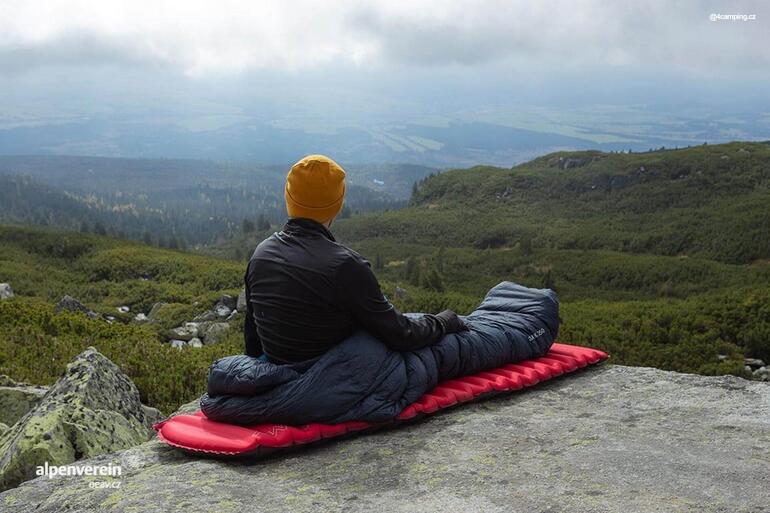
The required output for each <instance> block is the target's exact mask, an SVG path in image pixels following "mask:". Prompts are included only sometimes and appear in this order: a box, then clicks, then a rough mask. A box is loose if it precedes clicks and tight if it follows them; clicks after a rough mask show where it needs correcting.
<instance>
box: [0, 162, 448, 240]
mask: <svg viewBox="0 0 770 513" xmlns="http://www.w3.org/2000/svg"><path fill="white" fill-rule="evenodd" d="M287 169H288V165H287V166H249V165H245V164H234V163H217V162H207V161H197V160H169V159H117V158H115V159H113V158H98V157H66V156H61V157H54V156H46V157H44V156H36V157H1V156H0V205H2V209H0V222H5V223H23V224H30V225H42V226H51V227H55V228H60V229H65V230H78V231H81V232H90V233H96V234H101V235H104V234H109V235H113V236H118V237H123V238H130V239H133V240H138V241H142V242H145V243H147V244H153V245H157V246H162V247H167V248H172V249H176V248H186V247H188V246H191V247H192V246H203V245H212V244H215V243H222V241H224V240H227V239H228V238H231V237H233V236H234V235H236V234H239V233H241V232H243V231H246V232H251V231H252V230H251V229H250V228H249V227H251V226H254V227H255V229H258V228H262V229H264V228H265V227H269V226H270V224H277V223H280V222H281V221H283V219H284V217H285V210H284V200H283V184H284V180H285V178H286V172H287ZM432 171H433V170H432V169H430V168H426V167H422V166H410V165H376V166H352V167H351V168H350V169H349V170H348V176H349V179H348V182H349V184H348V190H347V198H346V206H345V210H344V212H343V215H344V216H349V215H351V214H353V213H356V212H371V211H382V210H386V209H393V208H398V207H401V206H403V205H404V204H405V202H406V198H407V197H408V194H409V190H410V187H411V184H412V183H413V182H414V181H415V180H417V179H420V178H422V177H424V176H426V175H427V174H428V173H430V172H432Z"/></svg>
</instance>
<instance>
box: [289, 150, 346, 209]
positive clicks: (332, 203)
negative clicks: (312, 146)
mask: <svg viewBox="0 0 770 513" xmlns="http://www.w3.org/2000/svg"><path fill="white" fill-rule="evenodd" d="M284 197H285V198H286V211H287V212H288V213H289V217H307V218H309V219H313V220H315V221H318V222H319V223H325V222H326V221H328V220H329V219H331V218H332V217H334V216H336V215H337V213H338V212H339V211H340V209H341V208H342V202H343V200H344V198H345V171H344V170H343V169H342V167H341V166H340V165H339V164H337V163H336V162H334V161H333V160H332V159H330V158H329V157H325V156H324V155H308V156H307V157H305V158H303V159H302V160H300V161H299V162H297V163H296V164H294V165H293V166H292V167H291V170H290V171H289V174H288V175H287V176H286V188H285V190H284Z"/></svg>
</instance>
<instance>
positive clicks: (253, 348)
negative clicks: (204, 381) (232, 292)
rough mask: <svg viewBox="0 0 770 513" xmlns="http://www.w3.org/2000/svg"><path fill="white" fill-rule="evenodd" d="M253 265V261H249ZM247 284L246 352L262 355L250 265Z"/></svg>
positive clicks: (244, 328)
mask: <svg viewBox="0 0 770 513" xmlns="http://www.w3.org/2000/svg"><path fill="white" fill-rule="evenodd" d="M249 265H251V262H249ZM244 282H245V285H246V315H244V316H243V341H244V345H245V347H246V351H245V352H246V354H247V355H249V356H255V357H256V356H261V355H262V352H263V351H262V341H261V340H260V339H259V334H258V333H257V323H256V322H255V321H254V308H253V307H252V305H251V294H250V289H249V267H248V266H246V276H245V277H244Z"/></svg>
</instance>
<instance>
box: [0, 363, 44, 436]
mask: <svg viewBox="0 0 770 513" xmlns="http://www.w3.org/2000/svg"><path fill="white" fill-rule="evenodd" d="M47 391H48V387H40V386H36V385H30V384H28V383H17V382H15V381H13V380H12V379H11V378H9V377H8V376H5V375H0V422H1V423H3V424H7V425H9V426H10V425H12V424H14V423H15V422H16V421H17V420H19V419H20V418H21V417H23V416H24V414H25V413H27V412H28V411H29V410H31V409H32V408H34V407H35V405H36V404H37V403H38V402H40V399H42V398H43V396H44V395H45V393H46V392H47Z"/></svg>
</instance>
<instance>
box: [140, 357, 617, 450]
mask: <svg viewBox="0 0 770 513" xmlns="http://www.w3.org/2000/svg"><path fill="white" fill-rule="evenodd" d="M608 357H609V355H608V354H607V353H605V352H603V351H599V350H598V349H591V348H588V347H580V346H573V345H568V344H559V343H554V344H553V345H552V346H551V349H550V351H549V352H548V353H547V354H546V355H545V356H542V357H540V358H536V359H533V360H526V361H523V362H519V363H512V364H508V365H504V366H502V367H498V368H496V369H491V370H487V371H483V372H479V373H477V374H473V375H470V376H464V377H462V378H456V379H450V380H446V381H442V382H441V383H439V384H438V385H437V386H436V387H435V388H434V389H433V390H431V391H430V392H428V393H426V394H424V395H423V396H422V397H421V398H420V399H418V400H417V401H416V402H414V403H412V404H410V405H409V406H407V407H406V408H404V409H403V410H402V411H401V413H400V414H399V415H398V416H397V417H396V418H395V419H394V421H392V422H388V423H386V424H373V423H370V422H356V421H351V422H343V423H340V424H319V423H312V424H305V425H303V426H287V425H282V424H259V425H255V426H235V425H231V424H223V423H221V422H214V421H212V420H209V419H208V418H206V416H205V415H203V413H202V412H200V411H198V412H196V413H194V414H191V415H177V416H175V417H171V418H170V419H168V420H165V421H163V422H159V423H157V424H155V425H154V426H153V428H154V429H155V430H156V431H157V432H158V438H159V439H160V440H162V441H163V442H165V443H167V444H168V445H171V446H174V447H178V448H180V449H183V450H185V451H190V452H193V453H208V454H212V455H221V456H225V457H226V456H230V457H234V456H247V455H248V456H258V455H260V454H267V453H270V452H274V451H276V450H280V449H283V448H288V447H292V446H297V445H305V444H310V443H313V442H318V441H320V440H325V439H329V438H337V437H341V436H344V435H348V434H351V433H355V432H359V431H366V430H371V429H375V428H381V427H383V426H393V425H398V424H399V423H401V422H405V421H409V420H412V419H415V418H417V417H419V416H422V415H429V414H431V413H434V412H436V411H438V410H441V409H444V408H449V407H451V406H454V405H456V404H459V403H464V402H468V401H472V400H474V399H479V398H481V397H486V396H489V395H493V394H500V393H504V392H511V391H514V390H519V389H521V388H524V387H529V386H532V385H536V384H537V383H540V382H541V381H545V380H548V379H551V378H555V377H557V376H560V375H562V374H565V373H569V372H574V371H576V370H578V369H581V368H583V367H587V366H588V365H592V364H595V363H599V362H601V361H603V360H606V359H607V358H608Z"/></svg>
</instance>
